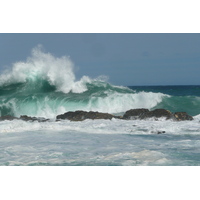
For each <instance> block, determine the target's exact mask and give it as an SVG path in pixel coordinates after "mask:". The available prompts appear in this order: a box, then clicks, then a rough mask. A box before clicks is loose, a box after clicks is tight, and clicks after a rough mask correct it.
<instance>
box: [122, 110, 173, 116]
mask: <svg viewBox="0 0 200 200" xmlns="http://www.w3.org/2000/svg"><path fill="white" fill-rule="evenodd" d="M152 117H154V118H161V117H165V118H166V119H171V118H172V117H173V114H172V113H171V112H170V111H168V110H165V109H156V110H152V111H149V110H148V109H144V108H140V109H131V110H128V111H126V113H125V114H124V116H123V119H146V118H152Z"/></svg>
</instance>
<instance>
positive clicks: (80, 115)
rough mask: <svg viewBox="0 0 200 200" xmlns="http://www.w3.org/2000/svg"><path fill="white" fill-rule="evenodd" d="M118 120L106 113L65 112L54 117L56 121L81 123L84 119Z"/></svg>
mask: <svg viewBox="0 0 200 200" xmlns="http://www.w3.org/2000/svg"><path fill="white" fill-rule="evenodd" d="M112 118H119V117H116V116H114V115H111V114H108V113H99V112H92V111H90V112H86V111H81V110H78V111H75V112H67V113H64V114H62V115H58V116H57V117H56V119H57V120H61V119H68V120H70V121H83V120H85V119H112Z"/></svg>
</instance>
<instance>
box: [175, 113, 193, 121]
mask: <svg viewBox="0 0 200 200" xmlns="http://www.w3.org/2000/svg"><path fill="white" fill-rule="evenodd" d="M174 118H175V120H177V121H185V120H193V117H192V116H190V115H188V114H187V113H186V112H175V113H174Z"/></svg>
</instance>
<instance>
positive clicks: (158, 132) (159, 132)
mask: <svg viewBox="0 0 200 200" xmlns="http://www.w3.org/2000/svg"><path fill="white" fill-rule="evenodd" d="M151 133H156V134H162V133H165V131H151Z"/></svg>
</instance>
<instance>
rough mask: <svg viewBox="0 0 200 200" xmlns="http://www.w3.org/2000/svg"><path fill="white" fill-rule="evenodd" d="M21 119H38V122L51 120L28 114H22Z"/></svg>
mask: <svg viewBox="0 0 200 200" xmlns="http://www.w3.org/2000/svg"><path fill="white" fill-rule="evenodd" d="M19 119H21V120H24V121H38V122H46V121H48V120H49V119H45V118H43V117H39V118H37V117H29V116H27V115H21V116H20V118H19Z"/></svg>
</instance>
